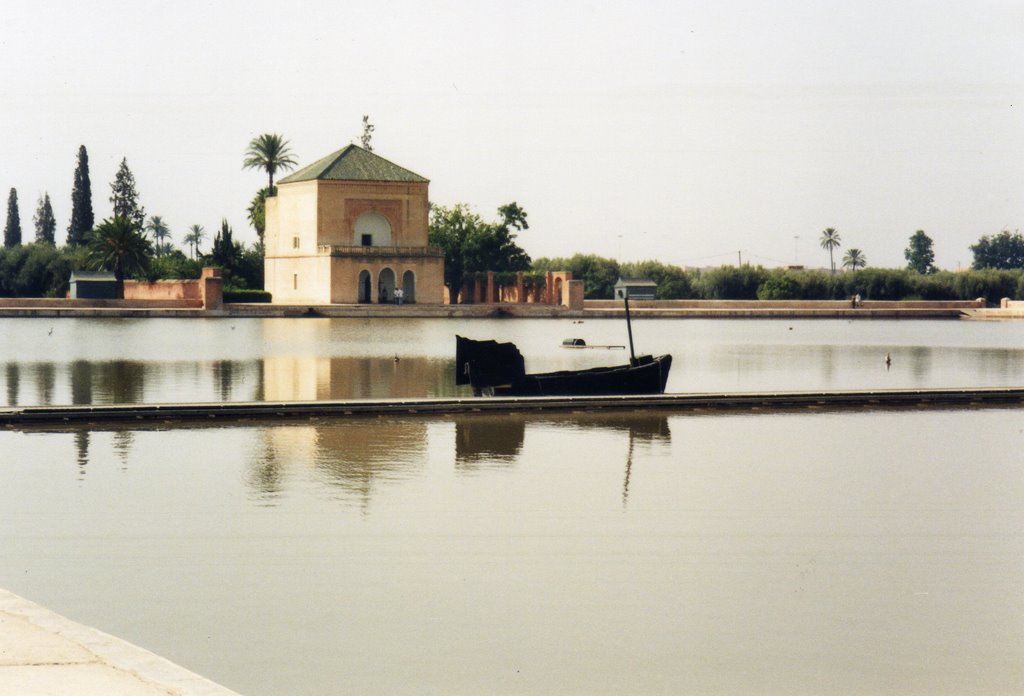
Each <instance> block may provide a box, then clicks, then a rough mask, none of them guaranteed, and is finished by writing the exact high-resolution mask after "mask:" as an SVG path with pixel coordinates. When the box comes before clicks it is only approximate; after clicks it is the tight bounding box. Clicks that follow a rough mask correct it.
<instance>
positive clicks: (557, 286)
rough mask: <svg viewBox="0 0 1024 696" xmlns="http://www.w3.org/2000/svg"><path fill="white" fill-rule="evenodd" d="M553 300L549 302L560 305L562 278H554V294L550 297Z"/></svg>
mask: <svg viewBox="0 0 1024 696" xmlns="http://www.w3.org/2000/svg"><path fill="white" fill-rule="evenodd" d="M551 299H552V300H553V301H552V303H551V304H555V305H560V304H562V279H561V278H555V296H554V297H553V298H551Z"/></svg>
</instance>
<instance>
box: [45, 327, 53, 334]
mask: <svg viewBox="0 0 1024 696" xmlns="http://www.w3.org/2000/svg"><path fill="white" fill-rule="evenodd" d="M46 335H47V336H52V335H53V327H52V326H51V327H50V330H49V331H47V332H46Z"/></svg>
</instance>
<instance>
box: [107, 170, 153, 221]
mask: <svg viewBox="0 0 1024 696" xmlns="http://www.w3.org/2000/svg"><path fill="white" fill-rule="evenodd" d="M110 192H111V193H110V203H111V204H112V205H113V206H114V217H115V218H118V217H123V218H128V221H129V222H131V223H132V225H133V226H134V227H135V229H137V230H139V231H140V232H141V231H142V228H143V226H144V225H145V223H146V209H145V208H143V207H142V206H141V205H139V193H138V191H136V190H135V175H134V174H132V170H131V169H129V168H128V158H127V157H125V158H123V159H122V160H121V166H120V167H119V168H118V170H117V175H116V176H115V177H114V180H113V181H112V182H111V183H110Z"/></svg>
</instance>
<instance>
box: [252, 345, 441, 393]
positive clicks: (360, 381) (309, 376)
mask: <svg viewBox="0 0 1024 696" xmlns="http://www.w3.org/2000/svg"><path fill="white" fill-rule="evenodd" d="M453 370H454V361H452V360H438V359H430V358H416V357H408V358H402V359H401V360H397V361H396V360H395V359H394V358H393V357H388V358H382V357H352V358H318V357H314V356H288V357H269V358H266V359H265V360H264V361H263V388H264V398H265V399H266V400H267V401H314V400H324V399H327V400H340V399H390V398H413V397H429V396H438V395H442V394H450V393H451V392H452V390H453V389H454V386H453V385H454V384H455V377H454V375H453V372H452V371H453Z"/></svg>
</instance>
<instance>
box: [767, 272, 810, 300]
mask: <svg viewBox="0 0 1024 696" xmlns="http://www.w3.org/2000/svg"><path fill="white" fill-rule="evenodd" d="M757 299H759V300H798V299H802V295H801V292H800V283H798V282H797V281H796V279H795V278H793V276H791V275H790V274H789V273H787V272H786V271H773V272H772V273H771V275H769V276H768V278H767V279H766V280H765V281H764V282H763V283H761V285H760V287H758V288H757Z"/></svg>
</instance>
